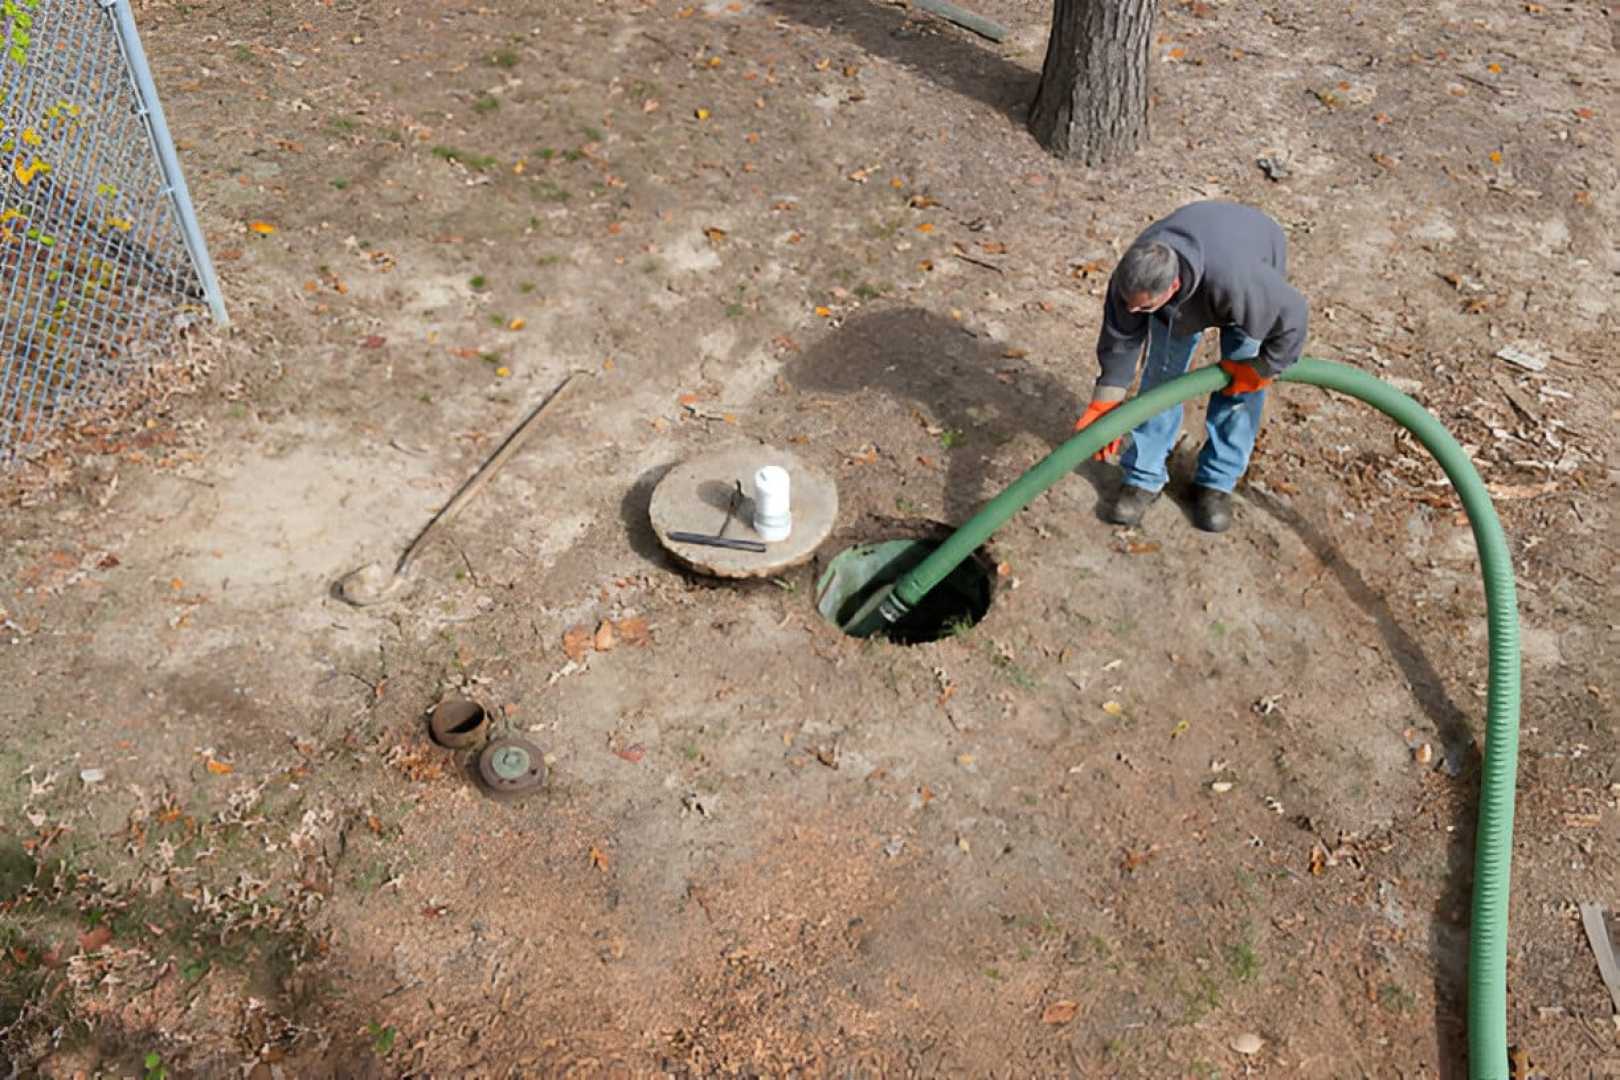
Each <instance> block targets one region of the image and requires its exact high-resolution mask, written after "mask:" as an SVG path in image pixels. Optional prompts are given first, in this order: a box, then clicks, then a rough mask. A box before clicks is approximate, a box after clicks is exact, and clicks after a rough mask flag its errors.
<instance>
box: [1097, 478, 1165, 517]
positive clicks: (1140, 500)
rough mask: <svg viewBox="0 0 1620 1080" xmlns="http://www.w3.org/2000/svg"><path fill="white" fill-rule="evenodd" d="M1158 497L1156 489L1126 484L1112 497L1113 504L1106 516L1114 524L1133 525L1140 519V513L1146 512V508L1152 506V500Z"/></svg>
mask: <svg viewBox="0 0 1620 1080" xmlns="http://www.w3.org/2000/svg"><path fill="white" fill-rule="evenodd" d="M1158 497H1159V493H1158V492H1157V491H1149V490H1148V489H1147V488H1139V487H1136V486H1135V485H1134V484H1126V485H1125V486H1123V487H1121V488H1120V489H1119V494H1118V495H1116V496H1115V497H1114V505H1112V506H1110V507H1109V508H1108V513H1107V515H1106V517H1107V518H1108V520H1109V521H1112V522H1113V523H1114V524H1115V525H1135V524H1136V523H1137V522H1139V521H1141V520H1142V515H1143V514H1145V513H1147V508H1148V507H1150V506H1152V505H1153V500H1154V499H1157V498H1158Z"/></svg>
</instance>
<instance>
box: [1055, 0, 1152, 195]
mask: <svg viewBox="0 0 1620 1080" xmlns="http://www.w3.org/2000/svg"><path fill="white" fill-rule="evenodd" d="M1156 6H1157V4H1156V0H1056V2H1055V5H1054V7H1053V10H1052V37H1051V40H1050V41H1049V42H1048V44H1047V46H1046V63H1045V64H1044V65H1043V66H1042V67H1041V84H1040V86H1039V88H1038V89H1037V90H1036V91H1035V103H1034V104H1033V105H1032V106H1030V110H1029V129H1030V131H1031V132H1032V133H1034V135H1035V138H1036V140H1037V141H1038V142H1040V144H1041V145H1042V146H1043V147H1045V148H1046V149H1047V150H1048V151H1049V152H1051V153H1053V154H1055V155H1057V156H1058V157H1062V158H1077V159H1079V160H1080V161H1083V162H1085V164H1087V165H1091V166H1097V165H1107V164H1109V163H1111V162H1114V161H1117V160H1119V159H1120V158H1122V157H1125V156H1127V155H1129V154H1131V153H1134V152H1135V150H1136V148H1137V147H1139V146H1140V145H1142V143H1143V142H1145V141H1146V139H1147V134H1148V120H1147V95H1148V79H1147V73H1148V46H1149V44H1150V43H1151V42H1152V40H1153V13H1154V8H1155V7H1156Z"/></svg>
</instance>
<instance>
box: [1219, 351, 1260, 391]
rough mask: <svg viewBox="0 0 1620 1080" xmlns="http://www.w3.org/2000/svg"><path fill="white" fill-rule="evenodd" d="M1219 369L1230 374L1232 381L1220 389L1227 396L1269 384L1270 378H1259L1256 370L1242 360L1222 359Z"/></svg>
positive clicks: (1258, 388)
mask: <svg viewBox="0 0 1620 1080" xmlns="http://www.w3.org/2000/svg"><path fill="white" fill-rule="evenodd" d="M1221 370H1222V371H1224V372H1226V373H1227V374H1228V375H1230V376H1232V381H1231V382H1230V383H1228V384H1227V386H1226V388H1225V389H1224V390H1222V391H1221V393H1223V394H1225V395H1226V396H1227V397H1235V396H1237V395H1238V394H1252V393H1254V392H1255V391H1256V390H1264V389H1265V388H1266V387H1268V386H1270V385H1271V380H1270V379H1263V378H1261V377H1260V373H1259V372H1258V371H1256V370H1254V368H1253V367H1252V366H1251V365H1249V364H1246V363H1244V362H1243V361H1242V360H1222V361H1221Z"/></svg>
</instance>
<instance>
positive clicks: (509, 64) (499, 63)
mask: <svg viewBox="0 0 1620 1080" xmlns="http://www.w3.org/2000/svg"><path fill="white" fill-rule="evenodd" d="M519 59H520V57H519V56H518V54H517V53H515V52H513V51H512V50H511V49H498V50H496V51H495V53H494V54H492V55H491V56H490V58H489V62H490V63H491V64H493V65H494V66H495V67H498V68H515V67H517V65H518V60H519Z"/></svg>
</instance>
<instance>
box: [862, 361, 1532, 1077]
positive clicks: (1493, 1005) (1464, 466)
mask: <svg viewBox="0 0 1620 1080" xmlns="http://www.w3.org/2000/svg"><path fill="white" fill-rule="evenodd" d="M1278 379H1279V381H1281V382H1301V383H1308V384H1310V385H1312V386H1321V387H1326V388H1327V389H1329V390H1337V391H1339V392H1340V393H1344V394H1349V395H1350V396H1351V397H1354V398H1359V399H1360V400H1362V401H1364V402H1366V403H1367V404H1369V405H1371V406H1372V407H1373V408H1375V409H1377V410H1378V411H1380V412H1382V413H1384V414H1385V415H1386V416H1388V417H1390V418H1391V419H1393V420H1394V421H1395V422H1396V423H1398V424H1400V425H1401V426H1402V427H1404V428H1405V429H1406V430H1407V431H1409V432H1411V433H1412V435H1413V436H1414V437H1416V438H1417V440H1418V441H1419V442H1421V443H1422V444H1423V445H1424V446H1425V447H1426V448H1427V449H1428V451H1429V453H1431V454H1433V455H1434V459H1435V460H1436V461H1437V462H1439V464H1440V467H1441V468H1442V469H1443V470H1445V474H1446V476H1447V478H1449V479H1450V480H1451V484H1452V486H1453V487H1454V488H1456V489H1457V494H1458V496H1459V497H1461V499H1462V504H1463V509H1464V510H1465V511H1467V513H1468V523H1469V524H1470V525H1471V526H1472V527H1473V530H1474V544H1475V546H1476V548H1477V549H1478V551H1479V561H1480V566H1481V569H1482V570H1483V572H1484V578H1485V603H1486V609H1487V610H1486V620H1487V624H1488V629H1489V634H1490V638H1489V641H1490V679H1489V690H1488V695H1487V705H1486V714H1485V754H1484V774H1483V779H1482V783H1481V786H1480V798H1479V823H1478V828H1477V831H1476V833H1475V839H1474V896H1473V919H1472V926H1471V929H1470V932H1469V939H1468V1076H1469V1078H1470V1080H1507V1078H1508V1048H1507V914H1508V875H1509V870H1510V868H1511V864H1512V857H1513V851H1512V842H1513V796H1514V790H1513V789H1514V777H1515V774H1516V772H1517V770H1518V763H1519V615H1518V603H1517V600H1516V598H1515V592H1514V585H1513V560H1512V556H1511V555H1510V554H1509V553H1508V546H1507V537H1506V536H1505V535H1504V534H1503V532H1502V524H1501V522H1499V521H1498V520H1497V518H1496V512H1495V510H1493V509H1492V507H1491V498H1490V494H1489V493H1488V492H1487V491H1486V490H1485V484H1484V482H1483V481H1482V480H1481V479H1480V477H1479V473H1478V472H1477V471H1475V469H1474V466H1473V463H1472V462H1471V461H1469V460H1468V455H1467V453H1466V452H1464V450H1463V448H1462V447H1461V446H1459V445H1457V440H1456V439H1454V438H1452V437H1451V433H1450V432H1448V431H1447V430H1446V429H1445V427H1444V425H1442V424H1441V423H1440V421H1439V420H1437V419H1435V418H1434V416H1433V415H1432V414H1430V413H1429V411H1428V410H1427V409H1425V408H1424V407H1423V406H1422V405H1419V404H1418V403H1417V402H1416V401H1413V400H1412V399H1411V398H1409V397H1407V396H1406V395H1405V394H1403V393H1401V392H1400V391H1399V390H1396V389H1395V388H1394V387H1392V386H1390V385H1389V384H1388V383H1386V382H1383V381H1382V380H1380V379H1376V378H1374V377H1373V376H1371V375H1368V374H1367V373H1366V372H1364V371H1359V370H1357V369H1355V368H1352V367H1347V366H1345V365H1343V364H1336V363H1332V362H1330V361H1327V360H1316V359H1312V358H1310V357H1306V358H1304V359H1302V360H1300V361H1299V363H1297V364H1295V365H1294V366H1292V367H1290V368H1288V369H1287V370H1286V371H1284V372H1283V373H1282V374H1281V375H1280V376H1278ZM1226 383H1227V375H1226V373H1225V372H1224V371H1222V370H1221V369H1220V368H1218V367H1205V368H1200V369H1198V370H1197V371H1193V372H1189V373H1188V374H1186V375H1183V376H1181V377H1180V378H1177V379H1172V380H1171V381H1170V382H1167V383H1164V384H1162V385H1160V386H1157V387H1155V388H1154V389H1152V390H1150V391H1148V392H1147V393H1145V394H1142V395H1140V396H1138V397H1136V398H1134V399H1132V400H1130V401H1127V402H1126V403H1125V404H1123V405H1121V406H1119V407H1118V408H1116V409H1113V410H1112V411H1110V412H1108V413H1106V414H1104V415H1103V416H1102V417H1100V418H1099V419H1098V420H1096V421H1095V422H1093V423H1092V424H1091V426H1089V427H1087V428H1085V429H1084V430H1083V431H1080V432H1078V433H1076V434H1075V435H1074V437H1073V438H1071V439H1069V440H1068V441H1067V442H1065V443H1064V444H1063V445H1062V446H1060V447H1058V448H1057V449H1056V450H1054V451H1052V453H1050V454H1048V455H1047V456H1046V457H1045V458H1044V459H1043V460H1042V461H1040V462H1039V463H1037V464H1036V465H1034V466H1033V467H1032V468H1030V470H1029V471H1028V472H1026V473H1024V475H1023V476H1020V477H1019V478H1018V479H1017V480H1015V481H1014V482H1013V483H1012V485H1011V486H1009V487H1008V488H1007V489H1006V490H1005V491H1003V492H1002V493H1001V494H1000V495H997V496H996V497H995V498H994V499H992V500H990V502H989V503H987V504H986V505H985V507H984V509H982V510H980V511H979V512H978V513H977V514H975V515H974V516H973V517H972V518H971V519H970V520H969V521H968V522H967V523H966V524H965V525H963V526H962V527H961V528H959V529H957V530H956V532H955V533H954V534H952V535H951V537H950V539H948V540H946V541H945V542H944V543H943V544H941V545H940V546H939V547H938V548H937V549H935V550H934V552H933V553H932V554H930V555H929V556H928V558H927V559H925V560H923V562H922V563H920V564H919V565H918V566H917V567H916V568H915V569H913V570H912V571H911V572H910V573H908V574H906V575H905V576H904V577H902V578H901V579H900V580H899V581H897V582H895V583H894V585H893V586H890V587H885V588H883V589H881V590H879V591H878V592H877V593H875V594H874V595H873V596H872V597H871V598H870V599H868V600H867V601H866V602H865V603H864V604H862V605H861V607H860V609H859V610H858V611H857V612H856V613H855V615H854V616H853V617H852V618H850V619H849V620H848V621H847V622H845V623H844V624H843V629H844V631H845V632H846V633H849V634H853V635H855V636H857V637H867V636H870V635H871V634H874V633H876V632H878V631H879V630H882V629H884V628H885V627H887V626H889V625H891V624H893V623H895V622H897V621H898V620H899V619H900V618H901V617H902V616H904V615H905V614H906V612H908V611H910V610H911V609H912V608H913V607H914V606H916V604H917V602H918V601H919V600H921V599H922V598H923V597H924V596H926V595H927V594H928V592H929V590H931V589H932V588H933V587H934V586H936V585H938V584H939V583H940V582H941V581H942V580H944V579H945V577H946V576H947V575H949V574H950V572H951V571H952V570H954V569H956V567H957V565H958V564H959V563H961V562H962V560H964V559H966V558H967V557H968V556H969V555H971V554H972V553H973V551H974V550H975V549H977V548H978V547H979V546H980V545H981V544H983V543H984V542H985V541H986V540H988V539H989V538H990V534H991V533H993V532H995V531H996V530H997V529H998V528H1000V527H1001V525H1002V524H1003V523H1004V522H1006V520H1007V519H1008V518H1010V517H1012V516H1013V515H1014V514H1016V513H1017V512H1018V511H1019V510H1022V509H1023V508H1024V507H1025V506H1027V505H1029V503H1030V502H1031V501H1033V500H1034V498H1035V497H1036V496H1037V495H1039V494H1040V493H1041V492H1043V491H1045V490H1046V489H1047V488H1049V487H1051V486H1052V485H1053V484H1055V483H1057V482H1058V481H1059V480H1061V479H1062V478H1063V477H1065V476H1067V475H1068V474H1069V473H1070V472H1071V471H1072V470H1073V469H1074V468H1075V467H1076V466H1078V465H1079V464H1080V463H1081V462H1083V461H1085V460H1086V459H1087V458H1089V457H1091V456H1092V455H1093V454H1095V453H1096V452H1097V451H1098V450H1100V449H1102V448H1103V447H1104V446H1106V445H1108V444H1109V443H1110V442H1112V441H1114V439H1116V438H1118V437H1119V436H1121V435H1124V434H1126V433H1127V432H1129V431H1130V430H1131V429H1132V428H1134V427H1136V426H1137V425H1138V424H1140V423H1142V422H1143V421H1144V420H1147V419H1148V418H1149V417H1152V416H1156V415H1157V414H1159V413H1161V412H1163V411H1164V410H1166V409H1168V408H1171V407H1173V406H1175V405H1177V404H1179V403H1181V402H1183V401H1186V400H1187V399H1189V398H1193V397H1198V396H1200V395H1208V394H1211V393H1214V392H1215V391H1216V390H1219V389H1220V388H1221V387H1223V386H1225V385H1226Z"/></svg>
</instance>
